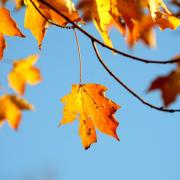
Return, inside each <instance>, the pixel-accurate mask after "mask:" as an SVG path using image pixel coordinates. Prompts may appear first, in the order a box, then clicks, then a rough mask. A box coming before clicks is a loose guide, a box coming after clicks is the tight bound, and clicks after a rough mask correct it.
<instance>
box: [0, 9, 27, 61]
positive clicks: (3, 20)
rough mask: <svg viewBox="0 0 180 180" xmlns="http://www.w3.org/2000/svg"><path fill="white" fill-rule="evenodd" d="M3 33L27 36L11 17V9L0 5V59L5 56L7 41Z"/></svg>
mask: <svg viewBox="0 0 180 180" xmlns="http://www.w3.org/2000/svg"><path fill="white" fill-rule="evenodd" d="M3 35H7V36H19V37H25V36H24V35H23V34H22V33H21V31H20V30H19V29H18V27H17V24H16V22H15V21H14V20H13V19H12V18H11V16H10V12H9V10H7V9H6V8H4V7H0V59H2V57H3V52H4V49H5V48H6V43H5V39H4V37H3Z"/></svg>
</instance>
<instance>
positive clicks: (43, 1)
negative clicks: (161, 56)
mask: <svg viewBox="0 0 180 180" xmlns="http://www.w3.org/2000/svg"><path fill="white" fill-rule="evenodd" d="M39 1H40V2H41V3H43V4H44V5H46V6H48V7H49V8H50V9H52V10H54V11H55V12H56V13H57V14H59V15H60V16H61V17H63V18H64V19H65V20H66V21H67V22H69V23H70V24H72V27H73V28H76V29H78V30H79V31H80V32H81V33H83V34H84V35H85V36H86V37H88V38H89V39H90V40H92V41H94V42H96V43H98V44H99V45H101V46H102V47H104V48H106V49H109V50H111V51H114V52H115V53H117V54H119V55H121V56H124V57H127V58H129V59H131V60H133V61H139V62H142V63H146V64H173V63H177V62H180V58H177V59H175V60H172V59H171V60H165V61H161V60H149V59H145V58H140V57H137V56H132V55H130V54H127V53H124V52H122V51H119V50H117V49H115V48H112V47H109V46H107V45H106V44H104V43H103V42H101V41H100V40H98V39H97V38H95V37H94V36H92V35H91V34H89V33H88V32H87V31H85V30H84V29H82V28H81V27H79V26H78V25H77V24H76V23H74V22H73V21H71V20H70V19H69V18H68V17H67V16H66V15H64V14H63V13H62V12H60V11H58V10H57V9H56V8H55V7H53V6H52V5H51V4H49V3H48V2H46V1H45V0H39ZM30 2H31V3H32V4H33V6H34V7H36V5H35V4H34V3H33V1H32V0H30ZM36 9H38V8H37V7H36ZM38 12H40V10H39V9H38ZM41 14H43V13H42V12H41ZM43 17H44V16H43ZM46 20H47V18H46ZM48 22H49V23H51V21H48ZM51 24H52V23H51ZM53 24H54V25H55V26H58V27H60V28H62V26H60V25H58V24H56V23H53Z"/></svg>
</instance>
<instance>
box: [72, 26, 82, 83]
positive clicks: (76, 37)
mask: <svg viewBox="0 0 180 180" xmlns="http://www.w3.org/2000/svg"><path fill="white" fill-rule="evenodd" d="M73 32H74V36H75V39H76V44H77V49H78V56H79V84H82V56H81V49H80V44H79V40H78V36H77V33H76V29H75V28H73Z"/></svg>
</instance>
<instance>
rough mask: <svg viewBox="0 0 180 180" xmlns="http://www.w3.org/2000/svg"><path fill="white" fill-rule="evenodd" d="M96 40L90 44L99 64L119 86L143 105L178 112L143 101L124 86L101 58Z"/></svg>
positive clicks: (177, 110)
mask: <svg viewBox="0 0 180 180" xmlns="http://www.w3.org/2000/svg"><path fill="white" fill-rule="evenodd" d="M95 43H96V42H95V41H93V40H92V45H93V48H94V51H95V53H96V56H97V58H98V60H99V62H100V63H101V65H102V66H103V67H104V69H105V70H106V71H107V72H108V73H109V74H110V76H111V77H113V79H115V80H116V81H117V82H118V83H119V84H120V85H121V86H123V87H124V88H125V89H126V90H127V91H128V92H129V93H130V94H132V95H133V96H134V97H135V98H136V99H138V100H139V101H140V102H141V103H143V104H144V105H146V106H148V107H150V108H153V109H156V110H158V111H163V112H169V113H174V112H180V109H166V108H164V107H157V106H155V105H153V104H150V103H148V102H147V101H145V100H144V99H142V98H141V97H140V96H139V95H138V94H136V93H135V92H134V91H133V90H131V89H130V88H129V87H128V86H126V84H124V83H123V82H122V81H121V80H120V79H119V78H118V77H117V76H116V75H115V74H114V73H113V72H112V71H111V70H110V69H109V68H108V67H107V65H106V64H105V63H104V61H103V59H102V58H101V56H100V54H99V52H98V49H97V47H96V44H95Z"/></svg>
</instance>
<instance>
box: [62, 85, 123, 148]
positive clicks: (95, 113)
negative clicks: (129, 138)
mask: <svg viewBox="0 0 180 180" xmlns="http://www.w3.org/2000/svg"><path fill="white" fill-rule="evenodd" d="M106 90H107V89H106V87H104V86H102V85H99V84H81V85H73V86H72V92H71V93H70V94H68V95H66V96H64V97H63V98H62V99H61V101H62V102H63V103H64V105H65V106H64V110H63V118H62V120H61V123H60V124H66V123H71V122H73V121H74V120H75V119H76V118H78V119H79V121H80V123H79V135H80V137H81V139H82V144H83V146H84V148H85V149H87V148H89V147H90V145H91V144H92V143H95V142H96V130H95V127H96V128H97V129H98V130H100V131H101V132H102V133H105V134H107V135H110V136H113V137H114V138H116V139H117V140H119V138H118V135H117V134H116V129H117V127H118V124H119V123H118V121H117V120H116V119H115V118H114V116H113V115H114V113H115V112H116V110H117V109H119V108H120V107H119V106H118V105H117V104H115V103H114V102H113V101H111V100H109V99H108V98H106V97H105V96H104V91H106Z"/></svg>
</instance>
